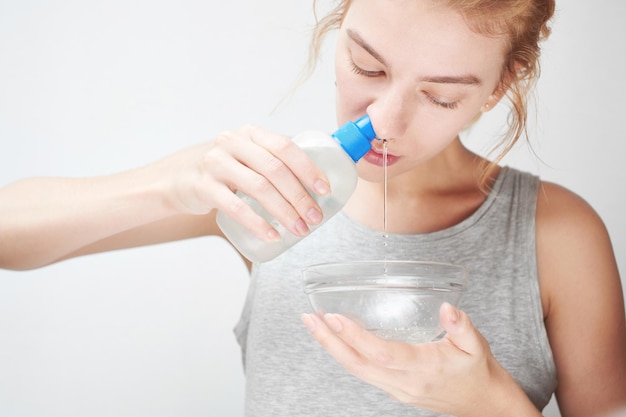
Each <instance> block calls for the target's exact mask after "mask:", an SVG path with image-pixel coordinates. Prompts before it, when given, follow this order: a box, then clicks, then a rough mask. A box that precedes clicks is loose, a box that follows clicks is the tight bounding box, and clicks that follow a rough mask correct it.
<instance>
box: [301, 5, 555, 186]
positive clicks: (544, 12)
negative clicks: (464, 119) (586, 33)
mask: <svg viewBox="0 0 626 417" xmlns="http://www.w3.org/2000/svg"><path fill="white" fill-rule="evenodd" d="M433 1H436V2H437V3H438V4H440V5H442V6H446V7H449V8H451V9H452V10H456V11H457V12H459V13H460V14H461V15H462V16H464V18H465V20H466V22H467V24H468V26H469V28H470V29H471V30H473V31H474V32H476V33H480V34H483V35H486V36H506V37H507V39H508V42H509V52H508V56H507V57H506V59H505V63H504V66H503V68H502V76H501V80H502V83H503V87H504V88H505V89H506V94H505V95H506V97H507V99H508V100H509V101H510V103H511V112H510V113H509V118H508V130H507V132H506V133H505V135H504V136H503V137H502V139H501V140H500V142H499V143H498V144H496V146H495V147H494V148H493V149H492V150H491V151H490V153H489V154H490V155H491V154H493V153H494V152H496V151H497V150H498V149H500V152H499V153H498V154H497V156H495V158H494V159H493V160H492V161H490V162H488V163H486V164H485V165H484V166H483V167H482V172H481V175H480V181H479V183H480V186H481V188H482V189H483V190H487V188H488V185H487V183H488V182H489V178H490V177H491V174H492V173H493V171H494V170H495V169H496V167H497V165H498V163H499V162H500V161H501V160H502V158H504V156H505V155H506V154H507V153H508V152H509V151H510V150H511V148H512V147H513V146H514V145H515V143H517V141H518V140H519V139H520V138H521V137H522V136H524V137H525V138H527V137H528V135H527V119H528V97H529V96H530V92H531V91H532V89H533V88H534V86H535V83H536V81H537V79H538V78H539V74H540V71H541V70H540V64H539V56H540V52H541V50H540V47H539V44H540V42H541V41H543V40H545V39H546V38H547V37H548V36H549V35H550V27H549V21H550V19H551V18H552V16H553V15H554V11H555V0H433ZM351 2H352V1H351V0H338V3H337V4H336V5H335V7H334V8H332V9H331V10H330V11H329V12H328V13H327V14H326V15H325V16H324V17H322V18H320V19H318V16H317V14H316V15H315V22H316V25H315V28H314V30H313V35H312V38H311V47H310V50H309V63H308V68H309V71H312V70H313V69H314V67H315V64H316V63H317V60H318V58H319V54H320V50H321V46H322V44H323V40H324V37H325V35H326V34H327V33H328V32H330V31H331V30H334V29H338V28H339V27H340V26H341V23H342V22H343V19H344V17H345V15H346V13H347V11H348V9H349V8H350V4H351ZM316 3H317V0H313V9H314V12H315V10H316V9H317V7H316Z"/></svg>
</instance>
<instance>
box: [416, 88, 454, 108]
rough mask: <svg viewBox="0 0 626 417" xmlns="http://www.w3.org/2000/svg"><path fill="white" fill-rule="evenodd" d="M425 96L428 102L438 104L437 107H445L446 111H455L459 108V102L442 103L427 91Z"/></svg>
mask: <svg viewBox="0 0 626 417" xmlns="http://www.w3.org/2000/svg"><path fill="white" fill-rule="evenodd" d="M424 95H425V96H426V98H427V99H428V101H430V102H431V103H433V104H436V105H437V106H440V107H443V108H444V109H448V110H454V109H456V108H457V107H458V106H459V102H458V101H454V102H447V101H441V100H438V99H437V98H435V96H433V95H432V94H429V93H427V92H426V91H424Z"/></svg>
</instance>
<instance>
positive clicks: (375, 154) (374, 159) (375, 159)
mask: <svg viewBox="0 0 626 417" xmlns="http://www.w3.org/2000/svg"><path fill="white" fill-rule="evenodd" d="M363 159H365V160H366V161H367V162H369V163H370V164H372V165H377V166H380V167H382V166H383V165H384V162H385V161H384V157H383V153H382V151H378V150H376V149H374V148H372V149H370V150H369V151H368V152H367V153H366V154H365V156H364V157H363ZM399 159H400V157H399V156H395V155H392V154H390V153H387V166H391V165H393V164H395V163H396V162H397V161H398V160H399Z"/></svg>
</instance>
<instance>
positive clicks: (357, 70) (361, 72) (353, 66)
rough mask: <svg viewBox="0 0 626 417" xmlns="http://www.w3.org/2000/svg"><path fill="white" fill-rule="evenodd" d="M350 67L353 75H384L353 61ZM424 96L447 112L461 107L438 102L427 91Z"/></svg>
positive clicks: (371, 76)
mask: <svg viewBox="0 0 626 417" xmlns="http://www.w3.org/2000/svg"><path fill="white" fill-rule="evenodd" d="M350 67H351V69H352V72H353V73H355V74H357V75H362V76H364V77H370V78H373V77H379V76H381V75H383V74H384V73H383V72H382V71H368V70H365V69H363V68H361V67H359V66H357V65H356V64H355V63H354V62H353V61H352V60H350ZM424 94H425V95H426V98H427V99H428V101H430V102H431V103H433V104H435V105H437V106H439V107H442V108H444V109H447V110H454V109H456V108H457V107H458V105H459V102H458V101H455V102H452V103H450V102H447V101H441V100H438V99H437V98H435V96H433V95H432V94H430V93H428V92H426V91H424Z"/></svg>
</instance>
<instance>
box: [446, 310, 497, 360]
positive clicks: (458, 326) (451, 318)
mask: <svg viewBox="0 0 626 417" xmlns="http://www.w3.org/2000/svg"><path fill="white" fill-rule="evenodd" d="M439 322H440V323H441V327H443V329H444V330H445V331H446V336H445V339H446V340H448V341H449V342H450V343H452V344H453V345H454V346H456V347H457V348H459V349H461V350H462V351H464V352H466V353H469V354H470V355H477V354H481V353H483V352H484V350H485V345H486V343H487V342H486V340H485V338H484V337H483V336H482V335H481V334H480V332H479V331H478V329H476V327H474V325H473V324H472V321H471V320H470V318H469V316H468V315H467V314H466V313H465V312H463V311H461V310H459V309H457V308H456V307H454V306H453V305H451V304H449V303H443V304H442V305H441V308H440V309H439Z"/></svg>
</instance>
